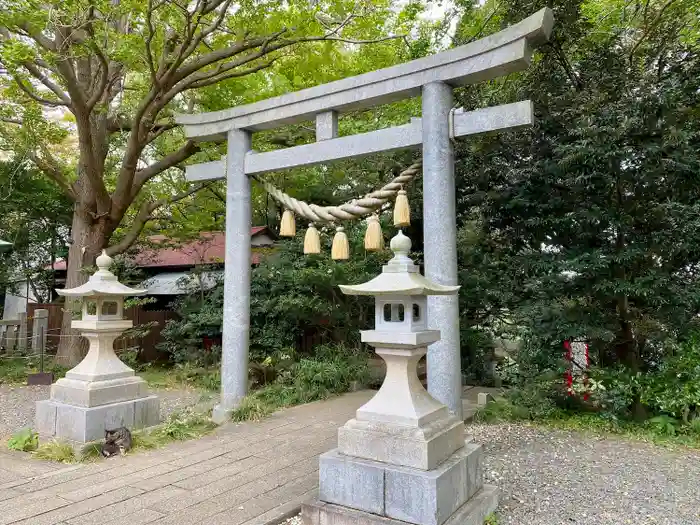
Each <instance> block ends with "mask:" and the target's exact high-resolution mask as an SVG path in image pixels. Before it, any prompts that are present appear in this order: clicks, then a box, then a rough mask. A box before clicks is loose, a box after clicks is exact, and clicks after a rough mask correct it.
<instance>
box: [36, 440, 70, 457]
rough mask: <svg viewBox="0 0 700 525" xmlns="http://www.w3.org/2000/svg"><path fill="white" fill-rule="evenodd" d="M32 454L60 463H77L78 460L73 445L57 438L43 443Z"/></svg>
mask: <svg viewBox="0 0 700 525" xmlns="http://www.w3.org/2000/svg"><path fill="white" fill-rule="evenodd" d="M32 454H33V457H35V458H36V459H43V460H47V461H57V462H59V463H75V462H76V461H77V460H78V458H76V456H75V451H74V450H73V447H72V446H70V445H69V444H68V443H64V442H62V441H58V440H55V439H54V440H52V441H48V442H46V443H42V444H41V445H39V448H37V449H36V450H35V451H34V452H33V453H32Z"/></svg>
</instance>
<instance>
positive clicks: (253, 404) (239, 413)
mask: <svg viewBox="0 0 700 525" xmlns="http://www.w3.org/2000/svg"><path fill="white" fill-rule="evenodd" d="M280 406H281V404H275V403H273V402H270V401H268V400H263V399H261V398H260V397H259V396H258V395H256V394H254V395H248V396H246V397H245V398H243V400H242V401H241V404H240V405H239V406H238V407H237V408H236V410H234V411H233V413H232V414H231V420H232V421H260V420H261V419H265V418H266V417H267V416H269V415H270V414H272V413H273V412H275V411H276V410H277V409H278V408H279V407H280Z"/></svg>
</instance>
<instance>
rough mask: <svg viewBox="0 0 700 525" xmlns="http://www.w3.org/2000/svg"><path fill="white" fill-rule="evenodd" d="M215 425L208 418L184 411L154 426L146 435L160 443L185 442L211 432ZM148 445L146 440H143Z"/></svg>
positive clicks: (191, 411)
mask: <svg viewBox="0 0 700 525" xmlns="http://www.w3.org/2000/svg"><path fill="white" fill-rule="evenodd" d="M214 428H216V425H215V424H214V423H212V422H211V420H210V419H209V417H208V416H207V415H205V414H202V413H200V412H196V411H194V410H184V411H182V412H177V413H175V414H171V415H170V417H168V419H167V420H166V421H165V422H164V423H161V424H160V425H158V426H156V427H155V428H154V429H153V430H151V431H150V432H149V433H148V434H149V435H150V437H152V438H154V439H155V440H157V441H160V442H168V441H185V440H187V439H194V438H197V437H200V436H202V435H204V434H206V433H208V432H211V431H212V430H213V429H214ZM144 441H145V442H146V444H148V440H147V439H146V440H144Z"/></svg>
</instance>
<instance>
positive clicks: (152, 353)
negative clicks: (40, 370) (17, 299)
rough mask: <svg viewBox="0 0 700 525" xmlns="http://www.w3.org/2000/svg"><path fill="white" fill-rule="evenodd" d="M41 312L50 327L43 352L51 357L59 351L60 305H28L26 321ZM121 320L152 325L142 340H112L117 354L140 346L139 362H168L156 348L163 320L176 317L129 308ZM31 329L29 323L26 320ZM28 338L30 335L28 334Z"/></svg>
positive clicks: (61, 306) (166, 311)
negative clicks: (47, 316)
mask: <svg viewBox="0 0 700 525" xmlns="http://www.w3.org/2000/svg"><path fill="white" fill-rule="evenodd" d="M39 309H44V310H47V311H48V312H49V327H48V336H47V342H46V350H47V352H48V353H50V354H53V353H55V352H56V349H57V348H58V344H59V342H60V338H61V322H62V320H63V305H62V304H54V303H49V304H41V303H30V304H28V305H27V319H28V320H29V319H33V318H34V311H35V310H39ZM124 317H126V318H127V319H131V320H132V321H133V322H134V326H140V325H144V324H146V323H152V322H153V323H155V324H154V325H153V326H152V327H151V329H150V330H149V331H148V333H147V334H145V335H144V336H143V337H139V338H123V337H120V338H119V339H117V340H116V341H115V344H114V347H115V349H116V350H117V352H119V351H123V350H126V349H127V348H131V347H139V348H140V349H141V351H140V353H139V360H140V361H143V362H153V361H159V360H164V359H167V355H165V354H163V353H162V352H160V351H158V349H157V348H156V345H157V344H158V343H160V342H161V341H163V337H162V336H161V331H162V330H163V328H164V327H165V323H166V321H168V320H169V319H177V318H178V317H177V314H176V313H175V312H171V311H169V310H152V311H151V310H144V309H143V308H141V307H131V308H127V309H126V310H125V311H124ZM29 326H31V321H29ZM30 337H31V334H30Z"/></svg>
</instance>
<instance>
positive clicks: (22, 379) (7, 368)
mask: <svg viewBox="0 0 700 525" xmlns="http://www.w3.org/2000/svg"><path fill="white" fill-rule="evenodd" d="M38 371H39V358H38V357H37V356H31V357H9V358H2V359H0V384H3V383H4V384H8V385H17V384H22V383H26V382H27V376H28V375H29V374H34V373H36V372H38ZM67 371H68V368H67V367H65V366H61V365H58V364H56V363H54V362H53V359H52V358H51V357H45V358H44V372H52V373H53V375H54V378H55V379H59V378H61V377H63V376H65V375H66V372H67Z"/></svg>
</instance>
